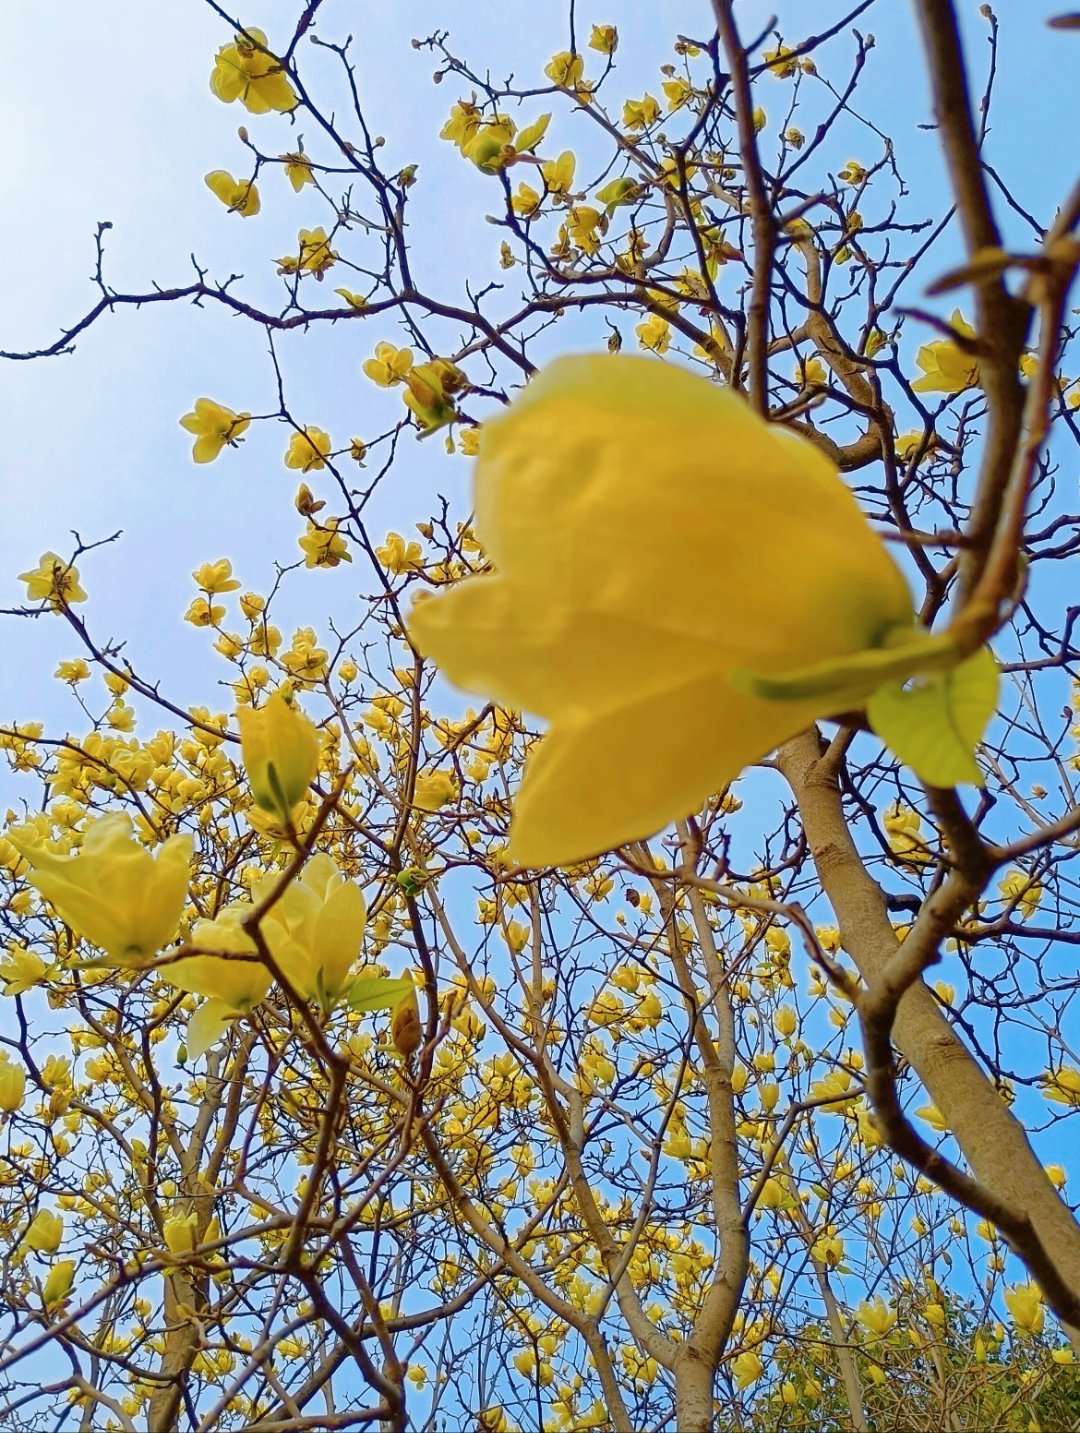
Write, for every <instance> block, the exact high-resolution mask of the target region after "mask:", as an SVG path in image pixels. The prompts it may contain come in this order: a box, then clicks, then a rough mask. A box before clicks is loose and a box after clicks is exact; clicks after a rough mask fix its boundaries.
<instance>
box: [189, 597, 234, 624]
mask: <svg viewBox="0 0 1080 1433" xmlns="http://www.w3.org/2000/svg"><path fill="white" fill-rule="evenodd" d="M224 616H225V608H224V607H221V606H217V605H215V604H213V603H210V602H208V601H207V599H206V598H205V597H193V598H192V600H191V606H190V607H189V608H188V610H187V611H186V612H185V613H184V621H185V622H190V623H191V625H192V626H193V627H216V626H217V624H218V623H219V622H220V621H221V619H222V617H224Z"/></svg>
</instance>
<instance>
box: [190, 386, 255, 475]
mask: <svg viewBox="0 0 1080 1433" xmlns="http://www.w3.org/2000/svg"><path fill="white" fill-rule="evenodd" d="M250 425H251V414H250V413H234V412H233V411H232V409H231V408H225V407H223V406H222V404H220V403H215V402H214V401H213V399H212V398H196V400H195V409H194V412H192V413H185V414H184V416H183V417H182V418H181V419H180V426H181V428H186V429H187V430H188V432H189V433H194V434H195V446H194V448H192V450H191V456H192V457H193V458H194V460H195V461H196V462H197V463H212V462H213V461H214V459H215V458H216V457H217V455H218V454H219V453H220V452H221V450H222V448H224V447H225V445H226V443H228V444H229V446H230V447H234V446H235V445H236V440H237V438H239V437H240V435H241V433H246V432H247V430H248V428H249V427H250Z"/></svg>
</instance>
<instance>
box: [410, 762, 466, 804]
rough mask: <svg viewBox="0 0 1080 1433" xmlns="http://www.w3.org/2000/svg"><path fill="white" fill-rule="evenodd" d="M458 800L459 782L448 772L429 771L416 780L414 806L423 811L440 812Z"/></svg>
mask: <svg viewBox="0 0 1080 1433" xmlns="http://www.w3.org/2000/svg"><path fill="white" fill-rule="evenodd" d="M456 798H457V782H456V781H455V780H454V778H453V777H452V776H451V775H450V773H449V772H448V771H429V772H426V773H425V774H424V775H423V776H418V777H417V778H416V786H415V788H414V791H413V805H414V806H416V807H418V808H419V809H420V810H421V811H438V809H439V807H440V806H446V805H448V804H449V803H450V802H451V801H454V800H456Z"/></svg>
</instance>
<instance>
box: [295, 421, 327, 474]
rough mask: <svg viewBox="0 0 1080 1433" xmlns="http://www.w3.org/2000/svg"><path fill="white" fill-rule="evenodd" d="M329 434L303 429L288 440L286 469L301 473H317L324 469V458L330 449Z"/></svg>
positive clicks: (320, 430)
mask: <svg viewBox="0 0 1080 1433" xmlns="http://www.w3.org/2000/svg"><path fill="white" fill-rule="evenodd" d="M332 446H333V445H332V443H331V442H330V435H329V433H324V432H323V430H322V429H321V428H304V429H303V430H302V431H301V432H299V433H294V434H293V435H292V437H291V438H290V439H289V447H288V451H287V452H286V454H285V466H286V467H287V468H299V470H300V472H302V473H317V472H318V471H319V469H320V468H325V467H326V457H327V454H328V453H329V452H330V449H331V447H332Z"/></svg>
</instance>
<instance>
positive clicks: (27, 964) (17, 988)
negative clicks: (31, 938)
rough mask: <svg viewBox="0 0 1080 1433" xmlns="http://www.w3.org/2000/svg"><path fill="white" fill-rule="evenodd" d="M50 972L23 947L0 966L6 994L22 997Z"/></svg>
mask: <svg viewBox="0 0 1080 1433" xmlns="http://www.w3.org/2000/svg"><path fill="white" fill-rule="evenodd" d="M11 844H12V845H13V846H15V847H16V848H18V842H17V841H14V840H13V841H12V843H11ZM48 970H49V967H48V966H47V965H46V964H45V962H44V961H43V960H42V958H41V956H40V955H35V954H34V952H33V951H32V950H26V949H24V948H23V947H22V946H21V945H16V946H13V947H12V949H11V950H10V951H9V952H8V955H7V959H6V960H5V961H4V963H3V965H0V981H3V984H4V994H5V995H21V994H22V993H23V992H24V991H26V990H32V989H33V988H34V986H35V985H40V984H41V982H42V981H43V980H44V979H45V976H46V975H47V974H48Z"/></svg>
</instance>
